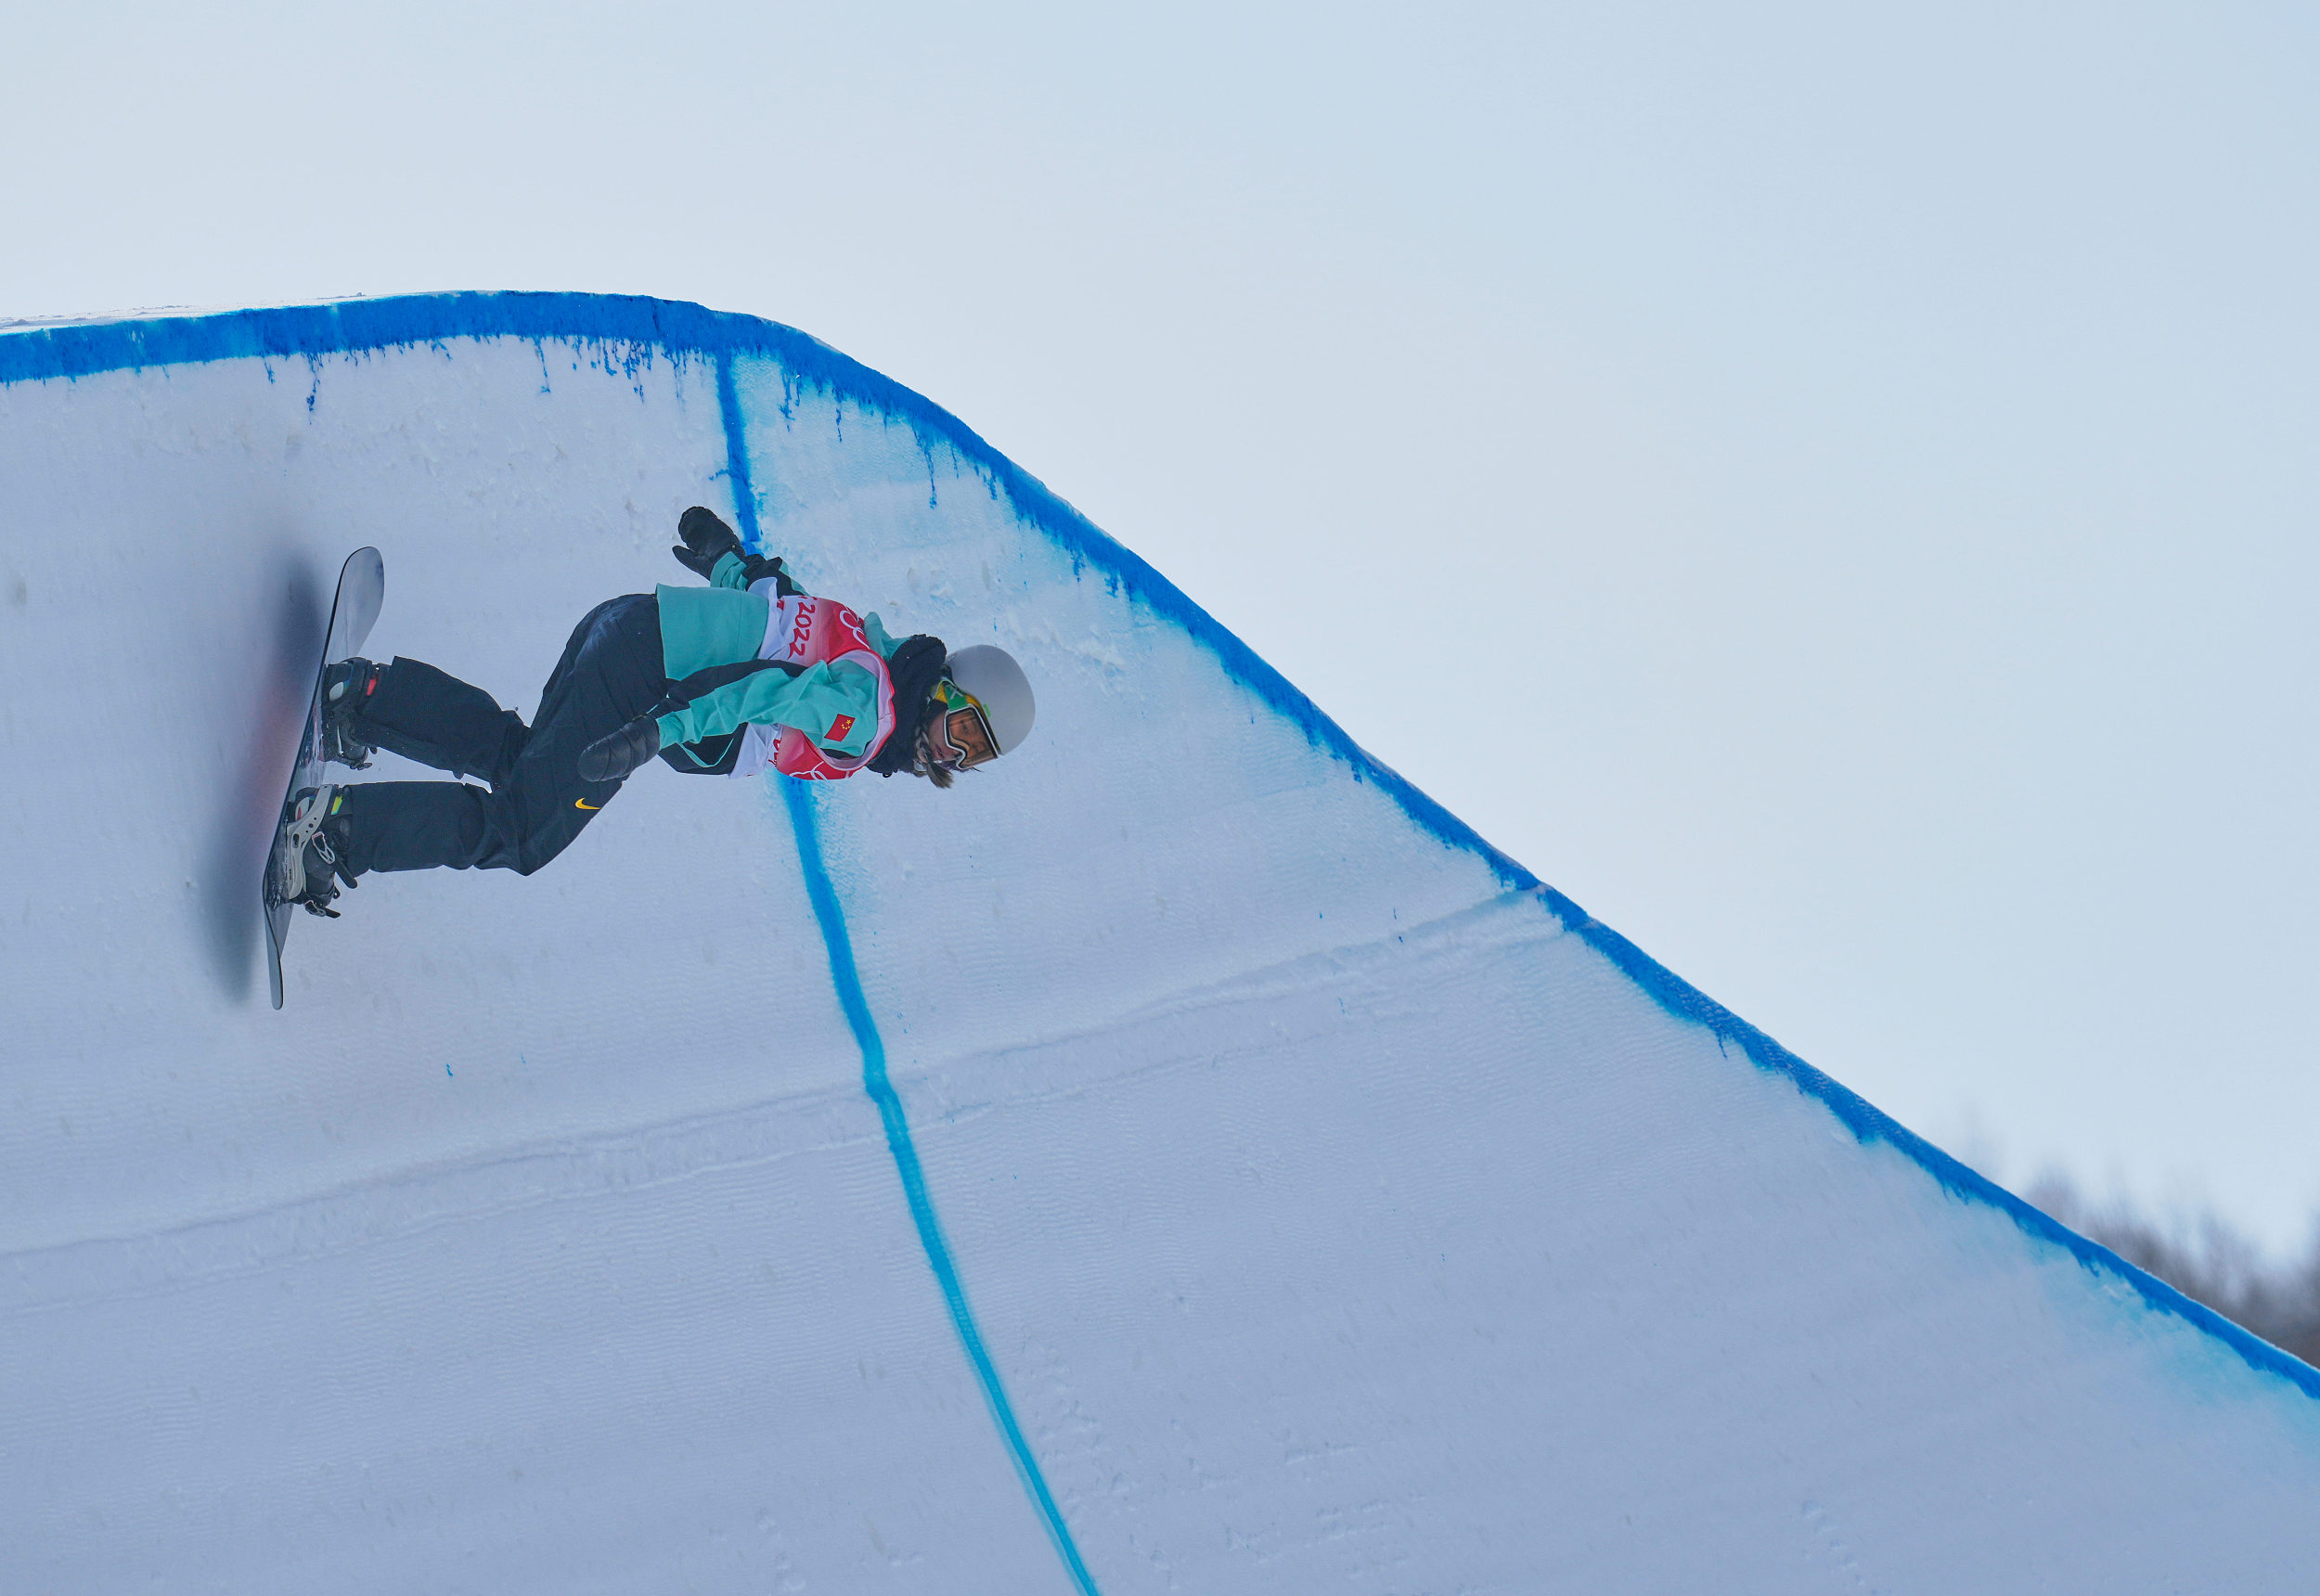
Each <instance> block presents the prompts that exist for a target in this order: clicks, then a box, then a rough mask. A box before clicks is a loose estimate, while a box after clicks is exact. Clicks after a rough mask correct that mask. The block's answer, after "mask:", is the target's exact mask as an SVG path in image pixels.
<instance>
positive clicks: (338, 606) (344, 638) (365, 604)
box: [258, 548, 387, 1009]
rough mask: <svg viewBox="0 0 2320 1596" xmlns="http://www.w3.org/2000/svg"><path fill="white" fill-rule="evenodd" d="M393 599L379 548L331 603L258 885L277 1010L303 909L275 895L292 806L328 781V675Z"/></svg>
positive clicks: (364, 554) (352, 559)
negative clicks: (293, 919)
mask: <svg viewBox="0 0 2320 1596" xmlns="http://www.w3.org/2000/svg"><path fill="white" fill-rule="evenodd" d="M386 596H387V566H386V561H384V560H381V559H380V558H379V551H378V550H377V549H375V548H358V549H356V550H355V551H354V553H352V554H350V555H348V556H347V557H346V564H345V565H344V567H342V569H341V570H340V572H339V590H338V595H337V597H336V598H332V599H331V600H330V624H329V628H328V629H327V630H326V631H325V632H324V634H323V642H322V658H321V659H320V660H319V661H317V662H316V665H315V679H314V686H313V689H311V690H310V691H309V692H308V693H307V695H306V724H305V729H304V731H303V733H302V734H301V736H300V738H299V740H298V757H297V758H296V759H295V760H293V761H292V762H291V764H290V787H289V789H288V791H286V792H284V793H283V794H282V807H281V808H280V809H279V810H278V811H277V812H276V814H275V817H274V843H273V845H272V846H271V847H269V848H267V849H266V853H265V876H264V879H263V880H262V881H261V882H259V883H258V896H259V901H260V902H261V904H262V905H263V906H264V910H265V970H266V985H267V989H268V991H270V992H271V993H272V994H273V997H274V1006H275V1007H276V1008H277V1009H279V1008H280V1007H281V1006H282V944H283V943H284V942H285V941H286V940H287V939H288V938H289V936H290V914H291V912H292V911H293V910H295V909H296V908H297V907H298V906H297V905H296V904H294V903H284V902H283V901H282V900H281V899H280V898H279V897H278V896H277V895H276V894H275V883H276V882H277V881H278V880H280V879H281V878H280V875H279V873H278V872H279V868H280V865H281V862H282V858H281V856H282V849H283V838H284V834H285V832H286V830H287V829H288V827H289V825H290V805H291V804H294V803H296V802H297V799H298V794H299V793H300V792H303V791H304V790H305V789H307V788H309V787H316V786H319V785H321V781H322V763H323V762H322V674H323V672H325V671H327V670H329V668H330V667H331V666H332V665H334V664H336V663H338V662H339V661H341V660H343V659H345V658H347V657H348V656H349V655H352V654H354V653H355V652H357V651H358V650H360V649H361V648H362V646H363V642H364V639H366V638H367V637H369V636H370V625H371V623H372V622H374V621H376V620H378V619H379V606H380V604H381V603H382V602H384V600H385V598H386Z"/></svg>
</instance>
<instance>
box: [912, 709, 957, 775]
mask: <svg viewBox="0 0 2320 1596" xmlns="http://www.w3.org/2000/svg"><path fill="white" fill-rule="evenodd" d="M939 718H940V717H938V716H935V715H931V714H930V715H928V716H926V717H925V718H924V719H922V720H921V721H920V722H919V732H918V736H916V737H915V738H913V739H911V742H912V743H913V744H914V749H913V752H915V753H916V754H917V755H918V763H917V765H916V766H914V767H913V768H914V769H915V771H916V773H917V774H918V775H921V776H923V777H925V778H926V779H928V780H929V781H932V782H933V783H934V785H935V786H937V787H948V786H949V785H950V784H951V783H952V782H953V781H955V780H957V779H958V778H957V777H955V776H953V775H952V774H951V772H950V766H947V765H945V764H943V763H942V762H941V761H939V760H937V759H935V758H934V751H933V750H932V749H930V748H929V747H928V746H927V740H928V739H929V738H931V737H933V736H934V727H935V726H936V724H937V723H938V721H939Z"/></svg>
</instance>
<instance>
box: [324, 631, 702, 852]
mask: <svg viewBox="0 0 2320 1596" xmlns="http://www.w3.org/2000/svg"><path fill="white" fill-rule="evenodd" d="M667 689H668V681H667V678H666V677H665V676H664V674H663V668H662V658H661V606H660V602H659V600H658V599H656V598H653V597H652V595H651V594H649V593H632V594H628V595H626V596H625V597H623V598H612V599H607V600H606V601H605V602H604V603H601V604H599V605H598V606H597V607H596V608H595V609H593V610H591V611H588V613H587V615H586V617H585V618H584V619H583V620H582V621H581V623H580V624H579V625H578V626H576V627H574V629H573V634H572V640H571V641H570V642H569V643H566V644H565V645H564V657H563V658H562V659H561V660H559V661H557V662H556V669H555V670H554V671H553V672H551V673H550V674H549V676H548V686H547V687H546V688H544V689H541V692H540V708H539V713H538V714H536V715H535V716H534V717H533V721H532V724H531V725H530V726H529V727H527V726H525V725H524V724H523V720H522V716H520V715H518V714H516V713H515V711H513V710H508V709H501V708H500V707H499V705H498V704H497V703H496V701H494V700H493V698H492V696H491V694H489V693H487V692H485V691H484V690H483V689H481V688H474V687H470V686H469V685H468V684H467V683H465V682H463V681H460V680H458V678H456V677H454V676H447V675H445V673H444V672H442V671H439V670H437V669H436V668H435V667H434V666H432V665H430V664H426V663H422V662H420V661H418V660H406V659H400V658H398V659H396V660H395V661H394V663H392V664H390V665H389V666H387V667H386V669H385V671H384V672H383V673H381V675H380V680H379V687H378V689H377V690H376V691H375V692H373V693H372V694H371V696H370V700H369V701H368V702H367V703H366V704H365V705H364V707H363V709H362V711H361V713H360V714H357V715H356V717H355V719H354V723H353V727H352V728H351V729H353V730H354V732H355V734H356V735H357V736H359V737H360V738H362V740H364V741H366V742H368V743H370V744H372V745H373V746H374V747H378V748H383V749H386V750H387V751H388V752H389V753H399V754H402V755H403V756H404V757H405V758H406V759H415V760H418V761H419V763H420V764H422V765H432V766H434V767H435V768H436V769H438V770H447V771H449V772H451V774H452V775H453V776H455V777H457V776H480V777H482V778H483V779H484V780H485V781H488V782H490V783H491V789H490V791H489V792H486V791H484V789H483V788H481V787H478V786H476V785H474V784H473V783H471V782H467V781H369V782H360V783H357V784H355V785H354V786H350V787H348V788H347V789H346V801H345V803H344V804H343V805H342V807H341V808H340V811H339V816H338V817H339V818H340V819H341V820H342V821H343V822H344V832H343V837H344V847H343V849H342V853H343V856H344V857H345V859H346V863H347V865H348V867H349V868H350V869H352V870H353V871H354V873H355V874H356V875H360V874H362V873H363V872H364V871H366V870H423V869H430V868H432V867H434V866H438V865H441V866H446V867H448V868H449V869H455V870H464V869H502V870H514V871H516V872H517V873H519V874H521V875H527V876H528V875H530V874H531V873H532V872H533V871H534V870H536V869H539V868H540V867H541V866H542V865H544V864H546V863H548V860H550V859H552V858H554V857H555V856H557V855H558V854H560V853H561V852H563V850H564V848H565V847H566V846H567V845H568V844H569V843H571V842H572V840H573V839H574V837H576V836H578V835H579V834H580V828H581V827H583V826H585V825H586V824H587V823H588V820H589V817H591V816H593V815H594V814H595V813H596V812H597V811H598V810H599V809H600V808H602V807H603V806H604V805H605V804H608V803H610V802H611V801H612V794H613V793H615V792H619V791H620V786H621V784H620V783H619V782H617V781H586V780H583V779H581V776H580V751H581V750H582V749H584V748H586V747H587V746H588V744H590V743H591V742H594V741H595V740H597V739H598V738H599V737H603V736H605V735H606V734H608V733H610V732H613V731H617V730H619V729H620V727H623V726H625V725H626V724H627V723H628V722H629V721H631V720H633V719H635V718H636V717H637V716H638V715H639V714H643V713H644V712H645V711H646V710H648V709H650V708H651V706H652V705H653V704H655V703H657V702H659V701H660V700H661V698H662V696H663V694H664V693H665V692H666V691H667Z"/></svg>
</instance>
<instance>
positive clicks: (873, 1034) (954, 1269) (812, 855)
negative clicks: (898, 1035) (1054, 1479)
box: [717, 353, 1097, 1596]
mask: <svg viewBox="0 0 2320 1596" xmlns="http://www.w3.org/2000/svg"><path fill="white" fill-rule="evenodd" d="M717 414H718V417H719V418H720V419H722V421H723V422H724V424H725V456H726V472H727V475H728V476H729V477H730V478H731V479H732V483H733V517H734V519H735V521H738V522H740V525H739V527H738V528H737V529H736V530H738V531H739V532H740V533H741V539H742V541H743V542H744V543H746V544H748V546H749V547H752V548H756V547H760V538H759V534H758V526H757V496H756V493H755V492H754V490H753V489H752V487H751V485H750V475H749V439H748V433H747V431H746V428H745V426H744V423H743V420H742V417H741V393H740V391H739V390H738V389H737V388H736V387H735V386H734V383H733V359H732V355H731V354H729V353H727V354H720V355H719V356H718V357H717ZM770 779H771V780H772V782H773V784H774V785H775V786H777V787H779V788H780V789H781V801H782V803H783V804H784V805H786V806H787V808H788V809H789V812H790V830H792V831H793V833H794V834H795V835H796V838H797V862H798V867H799V869H801V870H802V871H803V873H804V874H805V877H806V899H807V901H808V902H810V903H811V904H812V905H813V906H814V920H815V923H816V924H818V926H819V927H820V928H821V942H822V946H823V948H824V949H826V950H827V951H828V953H829V955H830V983H831V985H832V986H834V987H836V988H837V992H838V1007H839V1009H840V1010H843V1011H844V1014H845V1023H846V1024H847V1025H848V1026H849V1027H851V1028H852V1030H853V1032H854V1042H855V1046H856V1047H857V1048H859V1049H861V1052H862V1089H863V1090H864V1091H865V1092H867V1093H869V1094H870V1101H872V1102H874V1103H876V1104H877V1105H878V1118H879V1121H880V1123H881V1124H883V1126H885V1127H886V1151H887V1152H890V1153H892V1154H893V1155H894V1161H895V1172H896V1174H897V1175H899V1176H901V1177H902V1195H903V1199H904V1201H906V1202H907V1203H909V1206H910V1220H911V1223H913V1224H915V1225H916V1226H917V1227H918V1230H919V1245H920V1246H921V1247H922V1248H923V1249H924V1250H925V1253H926V1261H927V1263H928V1265H929V1266H930V1267H931V1268H933V1269H934V1280H935V1282H936V1283H937V1284H939V1285H940V1286H941V1287H942V1288H943V1301H944V1303H945V1304H946V1305H947V1306H948V1307H949V1309H950V1322H951V1325H952V1327H953V1328H954V1329H956V1330H957V1331H958V1332H959V1344H960V1346H962V1347H963V1348H965V1350H966V1354H967V1361H968V1362H969V1363H970V1364H972V1365H973V1368H974V1377H975V1380H976V1381H977V1382H978V1383H979V1384H981V1385H982V1387H983V1400H984V1402H985V1403H986V1405H987V1406H988V1407H989V1408H990V1409H991V1420H992V1422H994V1423H996V1424H997V1425H998V1426H999V1435H1000V1436H1001V1437H1002V1438H1003V1439H1004V1440H1005V1441H1006V1443H1007V1455H1008V1458H1009V1460H1010V1461H1012V1462H1013V1464H1014V1465H1015V1476H1016V1478H1018V1479H1020V1480H1022V1481H1023V1488H1024V1490H1025V1492H1026V1493H1028V1494H1029V1496H1030V1498H1031V1505H1032V1506H1033V1507H1035V1508H1037V1509H1038V1512H1039V1521H1040V1523H1041V1524H1042V1525H1045V1526H1046V1528H1047V1533H1048V1538H1049V1539H1050V1540H1051V1541H1053V1542H1054V1543H1055V1553H1056V1555H1057V1556H1058V1557H1061V1558H1062V1559H1063V1566H1064V1568H1065V1569H1066V1570H1067V1571H1069V1573H1070V1574H1071V1577H1072V1582H1073V1584H1075V1585H1076V1586H1077V1587H1078V1588H1079V1590H1080V1592H1081V1596H1097V1591H1096V1584H1095V1581H1094V1580H1093V1579H1091V1578H1089V1575H1088V1565H1087V1564H1085V1563H1083V1562H1082V1561H1081V1560H1080V1556H1079V1547H1078V1544H1077V1543H1076V1542H1075V1541H1074V1540H1073V1539H1072V1532H1071V1526H1070V1525H1067V1524H1065V1523H1064V1522H1063V1510H1062V1509H1060V1508H1058V1507H1057V1506H1056V1505H1055V1494H1054V1493H1053V1492H1052V1491H1050V1490H1049V1489H1048V1485H1047V1476H1046V1475H1045V1474H1042V1473H1041V1472H1040V1470H1039V1460H1038V1458H1037V1457H1035V1456H1033V1455H1032V1451H1031V1443H1030V1442H1028V1441H1026V1440H1025V1438H1024V1434H1023V1426H1022V1425H1021V1424H1018V1423H1017V1422H1015V1409H1014V1404H1013V1403H1012V1402H1010V1401H1009V1400H1008V1399H1007V1387H1006V1386H1005V1385H1004V1384H1001V1383H1000V1381H999V1368H998V1366H997V1365H996V1364H994V1363H993V1362H992V1361H991V1355H990V1353H989V1352H988V1351H987V1350H986V1349H985V1347H984V1345H983V1332H982V1330H981V1329H980V1328H979V1327H977V1325H976V1324H975V1322H974V1310H973V1308H971V1307H969V1306H967V1289H966V1287H965V1285H963V1284H962V1283H961V1282H960V1279H959V1267H958V1265H957V1264H956V1263H955V1262H954V1261H953V1260H952V1258H951V1255H950V1243H949V1242H947V1241H946V1240H945V1239H944V1237H943V1227H942V1221H941V1220H940V1219H938V1218H937V1217H936V1216H935V1214H934V1198H933V1197H932V1196H931V1195H929V1194H928V1192H927V1190H926V1171H925V1170H924V1168H923V1167H922V1166H921V1165H920V1163H919V1150H918V1144H917V1143H916V1142H914V1141H912V1140H911V1139H910V1122H909V1118H908V1117H906V1116H905V1115H904V1113H903V1112H902V1099H901V1098H900V1097H899V1096H898V1095H896V1091H895V1088H894V1083H893V1082H892V1081H891V1080H889V1079H887V1077H886V1042H885V1038H884V1037H883V1036H880V1035H879V1034H878V1021H877V1020H876V1018H875V1017H873V1016H872V1015H871V1013H870V998H869V997H868V996H867V995H866V994H865V993H864V992H863V990H862V974H861V971H860V970H859V969H858V968H857V966H856V964H855V962H854V938H853V936H852V935H851V934H850V933H848V932H847V931H846V926H845V909H844V907H843V906H842V905H841V904H840V903H839V902H838V887H837V883H836V882H833V881H831V879H830V869H829V867H828V866H827V865H825V864H824V863H823V862H822V856H821V833H820V831H819V830H818V829H817V828H816V826H815V824H814V799H813V794H812V792H810V791H809V788H810V785H811V784H810V783H807V782H804V781H793V780H791V779H789V778H787V777H784V776H775V777H772V778H770Z"/></svg>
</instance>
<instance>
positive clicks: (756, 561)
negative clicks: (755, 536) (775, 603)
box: [741, 554, 806, 598]
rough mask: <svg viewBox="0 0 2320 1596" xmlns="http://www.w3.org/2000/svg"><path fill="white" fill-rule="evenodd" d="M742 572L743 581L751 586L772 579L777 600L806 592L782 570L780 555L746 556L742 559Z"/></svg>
mask: <svg viewBox="0 0 2320 1596" xmlns="http://www.w3.org/2000/svg"><path fill="white" fill-rule="evenodd" d="M741 572H742V578H743V580H744V581H745V582H746V583H748V584H749V585H751V586H754V585H755V584H757V583H759V582H762V581H764V580H765V579H766V578H767V577H768V576H770V577H772V578H773V592H774V597H776V598H788V597H789V596H790V595H791V594H793V593H803V592H805V591H806V589H805V588H803V587H800V586H798V585H797V584H796V583H794V582H793V581H791V580H790V573H788V572H787V571H785V570H783V569H782V566H781V557H780V555H778V554H751V555H745V556H743V557H742V567H741Z"/></svg>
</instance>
